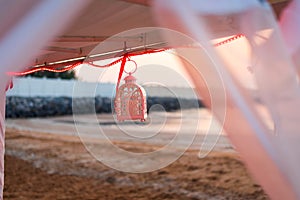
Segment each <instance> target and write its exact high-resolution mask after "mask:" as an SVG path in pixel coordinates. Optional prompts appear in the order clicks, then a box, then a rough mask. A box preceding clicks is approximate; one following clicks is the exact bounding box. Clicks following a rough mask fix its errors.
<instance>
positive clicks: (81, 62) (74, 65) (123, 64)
mask: <svg viewBox="0 0 300 200" xmlns="http://www.w3.org/2000/svg"><path fill="white" fill-rule="evenodd" d="M244 36H245V35H243V34H237V35H235V36H232V37H230V38H228V39H226V40H224V41H221V42H218V43H216V44H214V46H215V47H218V46H221V45H224V44H227V43H229V42H232V41H233V40H236V39H239V38H241V37H244ZM169 49H172V48H162V49H150V50H149V49H148V50H145V51H143V52H139V53H127V54H124V55H123V57H122V58H119V59H117V60H115V61H113V62H111V63H109V64H106V65H103V66H101V65H96V64H94V63H92V62H83V61H79V62H77V63H75V64H73V65H70V66H67V67H64V68H62V69H59V68H51V67H37V68H33V69H29V70H26V71H23V72H7V75H10V76H24V75H27V74H31V73H34V72H38V71H49V72H65V71H68V70H71V69H74V68H75V67H77V66H78V65H80V64H83V63H85V64H88V65H90V66H92V67H98V68H107V67H111V66H113V65H116V64H117V63H119V62H121V61H122V63H121V68H120V72H119V79H121V77H122V74H121V75H120V73H121V72H122V73H123V71H124V67H125V63H126V59H127V58H128V57H130V56H139V55H145V54H152V53H159V52H163V51H166V50H169ZM122 67H123V69H122ZM121 69H122V70H121ZM119 79H118V83H119V82H120V80H119Z"/></svg>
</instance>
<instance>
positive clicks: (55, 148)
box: [4, 127, 268, 200]
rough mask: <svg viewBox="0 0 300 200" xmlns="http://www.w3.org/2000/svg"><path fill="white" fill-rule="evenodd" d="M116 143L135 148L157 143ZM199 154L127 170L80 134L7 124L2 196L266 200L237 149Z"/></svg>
mask: <svg viewBox="0 0 300 200" xmlns="http://www.w3.org/2000/svg"><path fill="white" fill-rule="evenodd" d="M45 128H47V127H45ZM115 143H116V144H117V145H118V146H119V147H121V148H123V149H126V150H128V151H133V152H145V151H152V150H153V149H156V148H157V146H156V145H152V144H140V143H131V142H126V141H121V142H118V141H116V142H115ZM99 144H100V145H101V141H97V145H99ZM101 148H104V149H105V148H107V151H109V147H107V146H105V144H103V145H101ZM197 154H198V151H197V150H188V151H186V152H185V153H184V155H183V156H182V157H181V158H180V159H178V160H177V161H176V162H174V163H173V164H171V165H170V166H168V167H166V168H163V169H160V170H157V171H154V172H149V173H141V174H134V173H124V172H119V171H117V170H114V169H111V168H108V167H106V166H105V165H103V164H101V163H100V162H99V161H97V160H96V159H95V158H94V157H92V156H91V155H90V154H89V153H88V152H87V151H86V149H85V147H84V146H83V145H82V143H81V142H80V140H79V138H78V137H76V136H72V135H59V134H47V133H43V134H41V133H39V132H33V131H21V130H17V129H12V128H8V129H7V131H6V156H5V170H6V172H5V188H4V199H6V200H13V199H18V200H19V199H21V200H23V199H44V200H49V199H51V200H53V199H78V200H79V199H80V200H82V199H107V200H110V199H119V200H121V199H124V200H126V199H128V200H129V199H130V200H131V199H140V200H144V199H145V200H146V199H193V200H195V199H268V197H267V196H266V194H265V193H264V191H263V190H262V189H261V187H260V186H259V185H257V184H256V183H255V182H254V181H253V180H252V179H251V177H250V176H249V174H248V173H247V171H246V169H245V167H244V165H243V163H242V162H241V160H240V158H239V155H238V154H237V153H235V152H234V151H231V152H213V153H210V154H209V155H208V156H207V157H206V158H203V159H200V158H198V156H197Z"/></svg>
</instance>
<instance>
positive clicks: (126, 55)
mask: <svg viewBox="0 0 300 200" xmlns="http://www.w3.org/2000/svg"><path fill="white" fill-rule="evenodd" d="M127 58H128V54H127V53H126V54H124V55H123V57H122V63H121V67H120V71H119V76H118V82H117V85H116V94H117V93H118V89H119V85H120V81H121V78H122V75H123V72H124V69H125V64H126V61H127Z"/></svg>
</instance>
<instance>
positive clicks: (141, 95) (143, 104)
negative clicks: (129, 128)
mask: <svg viewBox="0 0 300 200" xmlns="http://www.w3.org/2000/svg"><path fill="white" fill-rule="evenodd" d="M129 61H131V62H133V63H134V64H135V69H134V70H133V71H132V72H126V70H124V72H125V73H126V74H128V76H126V77H125V78H124V81H125V83H124V84H123V85H121V86H120V87H119V88H117V91H116V97H115V105H114V106H115V112H116V115H117V120H118V121H125V120H140V121H142V122H144V121H145V120H146V118H147V101H146V92H145V90H144V88H142V87H141V86H140V85H138V84H136V78H135V77H134V76H132V74H133V73H134V72H135V71H136V69H137V65H136V62H135V61H133V60H129Z"/></svg>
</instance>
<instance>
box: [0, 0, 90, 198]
mask: <svg viewBox="0 0 300 200" xmlns="http://www.w3.org/2000/svg"><path fill="white" fill-rule="evenodd" d="M89 2H90V1H89V0H72V1H69V0H66V1H61V0H45V1H39V0H37V1H36V0H26V1H24V2H23V1H22V3H20V2H19V1H13V0H11V1H7V0H0V5H1V6H0V11H1V16H10V17H9V19H8V20H7V21H6V20H3V22H1V23H2V24H1V26H0V33H1V38H0V52H1V54H0V60H1V68H0V91H1V97H0V112H1V113H0V114H1V116H0V199H3V186H4V143H5V122H4V118H5V92H4V91H5V87H6V84H7V81H8V79H9V78H8V77H7V76H6V72H7V71H20V70H21V68H22V66H26V65H27V64H28V63H29V61H31V60H32V59H33V58H34V56H36V55H37V54H38V53H39V52H40V49H42V47H44V46H45V45H47V43H48V42H49V41H50V40H51V39H52V38H53V37H54V36H56V35H57V34H58V33H60V32H61V31H62V30H63V29H65V28H66V25H67V24H69V23H70V22H71V20H72V19H74V17H76V16H77V15H78V14H79V13H80V11H81V10H82V9H83V8H85V6H86V5H88V3H89ZM23 3H24V4H23ZM12 11H14V12H12ZM20 13H21V14H20ZM61 16H63V17H61Z"/></svg>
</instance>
